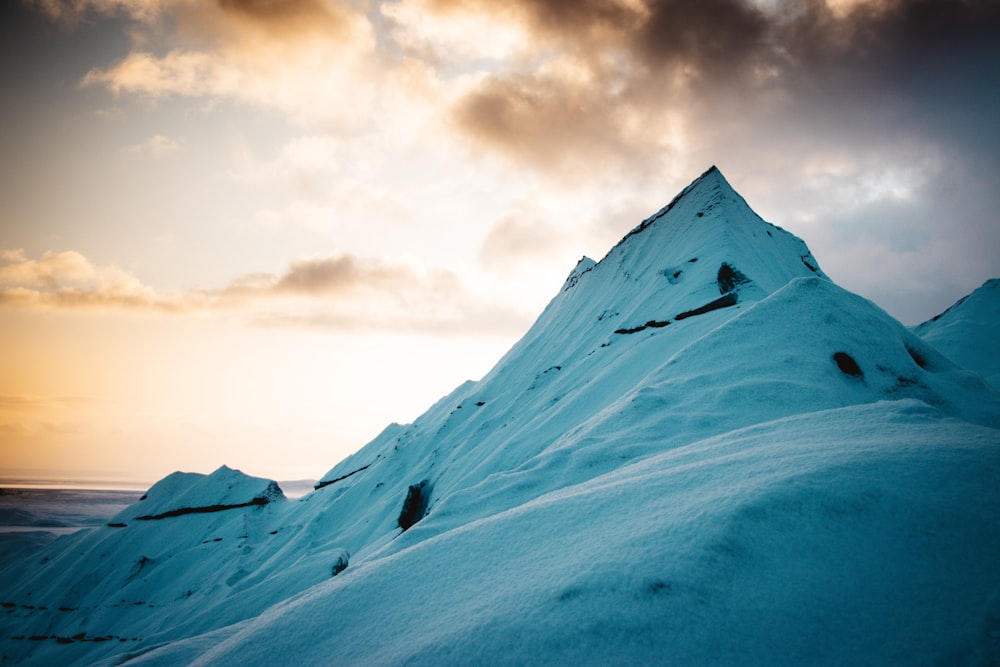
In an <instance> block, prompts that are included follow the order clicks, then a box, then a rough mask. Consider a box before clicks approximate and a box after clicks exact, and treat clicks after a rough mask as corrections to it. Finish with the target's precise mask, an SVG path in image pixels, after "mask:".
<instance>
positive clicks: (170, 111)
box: [0, 0, 1000, 482]
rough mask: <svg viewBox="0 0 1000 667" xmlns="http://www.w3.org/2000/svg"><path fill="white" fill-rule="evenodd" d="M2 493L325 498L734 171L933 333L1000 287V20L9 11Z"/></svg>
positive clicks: (892, 5) (442, 2) (695, 0)
mask: <svg viewBox="0 0 1000 667" xmlns="http://www.w3.org/2000/svg"><path fill="white" fill-rule="evenodd" d="M0 52H2V58H0V453H2V458H0V478H2V479H6V480H12V479H20V480H25V479H46V480H53V479H84V478H86V479H92V480H109V481H121V480H132V481H141V482H152V481H155V480H156V479H158V478H160V477H163V476H164V475H166V474H169V473H170V472H172V471H174V470H187V471H198V472H209V471H211V470H213V469H215V468H217V467H218V466H220V465H222V464H227V465H229V466H231V467H235V468H239V469H242V470H244V471H245V472H248V473H250V474H255V475H261V476H266V477H271V478H275V479H297V478H318V477H320V476H321V475H322V474H323V473H324V472H326V471H327V470H328V469H330V468H331V467H332V466H333V465H334V464H336V463H337V462H339V461H340V460H341V459H343V458H344V457H345V456H347V455H349V454H350V453H352V452H354V451H356V450H357V449H359V448H360V447H361V446H363V445H364V444H365V443H366V442H367V441H369V440H370V439H371V438H373V437H374V436H375V435H377V434H378V432H379V431H381V430H382V428H384V427H385V426H387V425H388V424H389V423H390V422H401V423H405V422H409V421H412V420H413V419H415V418H416V417H417V416H418V415H419V414H420V413H422V412H423V411H424V410H425V409H426V408H427V407H429V406H430V405H431V404H432V403H433V402H435V401H436V400H437V399H439V398H440V397H441V396H443V395H445V394H446V393H448V392H449V391H450V390H451V389H453V388H454V387H455V386H457V385H458V384H459V383H461V382H463V381H464V380H466V379H478V378H479V377H481V376H482V375H483V374H484V373H485V372H486V371H488V370H489V369H490V367H492V365H493V364H494V363H495V362H496V361H497V360H498V359H499V358H500V356H501V355H502V354H503V353H504V352H505V351H506V350H507V349H509V348H510V346H511V345H512V344H513V343H514V342H516V341H517V339H518V338H519V337H520V336H521V335H522V334H523V333H524V332H525V331H526V330H527V328H528V327H529V326H530V325H531V323H532V321H533V319H534V318H535V317H536V316H537V315H538V314H539V313H540V312H541V310H542V308H544V306H545V304H546V303H547V302H548V300H549V299H550V298H551V297H552V296H554V295H555V293H556V292H557V291H558V289H559V287H560V286H561V284H562V281H563V279H564V278H565V276H566V274H567V273H568V272H569V271H570V270H571V269H572V268H573V266H574V265H575V263H576V261H577V260H578V259H579V258H580V257H581V256H582V255H588V256H592V257H595V258H600V257H602V256H603V255H604V253H605V252H606V251H607V250H608V249H609V248H610V247H611V246H612V245H613V244H614V243H615V242H616V241H617V240H618V239H619V238H621V237H622V236H623V235H624V234H625V233H626V232H627V231H628V230H629V229H631V228H632V227H634V226H635V225H637V224H638V223H639V222H640V221H641V220H642V219H643V218H645V217H646V216H648V215H650V214H652V213H654V212H655V211H657V210H658V209H659V208H660V207H661V206H663V205H664V204H665V203H667V202H668V201H669V200H670V199H671V198H672V197H673V196H674V195H675V194H676V193H677V192H678V191H679V190H680V189H681V188H683V187H684V186H685V185H686V184H687V183H689V182H690V181H691V180H693V179H694V178H695V177H697V176H698V175H699V174H700V173H702V172H703V171H704V170H705V169H707V168H708V167H709V166H711V165H713V164H714V165H717V166H718V167H719V168H720V169H721V170H722V172H723V173H724V174H725V176H726V177H727V179H728V180H729V181H730V183H731V184H732V185H733V187H734V188H735V189H736V190H737V191H738V192H740V193H741V194H742V195H743V196H744V197H745V198H746V199H747V201H748V203H749V204H750V205H751V207H753V208H754V210H756V211H757V212H758V213H759V214H760V215H761V216H762V217H764V218H765V219H766V220H768V221H770V222H773V223H775V224H777V225H779V226H781V227H783V228H785V229H788V230H789V231H791V232H792V233H794V234H796V235H798V236H799V237H801V238H802V239H803V240H805V241H806V243H807V244H808V245H809V246H810V248H811V250H812V252H813V255H814V256H815V257H816V259H817V260H818V261H819V263H820V265H821V266H822V268H823V269H824V271H825V272H826V273H827V274H828V275H829V276H830V277H831V278H832V279H833V280H834V281H836V282H837V283H838V284H840V285H841V286H843V287H845V288H846V289H849V290H851V291H853V292H856V293H858V294H861V295H862V296H864V297H866V298H869V299H871V300H873V301H874V302H875V303H877V304H878V305H879V306H881V307H882V308H884V309H885V310H887V311H888V312H889V313H890V314H892V315H894V316H895V317H897V318H898V319H900V320H901V321H902V322H903V323H904V324H907V325H912V324H917V323H919V322H921V321H924V320H926V319H929V318H930V317H932V316H934V315H936V314H938V313H939V312H941V311H942V310H944V309H945V308H947V307H948V306H949V305H951V304H952V303H953V302H954V301H955V300H957V299H958V298H960V297H962V296H964V295H965V294H967V293H968V292H970V291H971V290H973V289H975V288H976V287H978V286H979V285H980V284H982V283H983V282H984V281H985V280H987V279H989V278H992V277H997V276H1000V253H998V250H1000V218H998V214H997V211H1000V187H998V184H1000V123H998V121H997V116H998V113H1000V2H996V1H987V0H913V1H907V0H800V1H792V0H617V1H615V0H573V1H570V0H510V1H509V2H503V3H497V2H492V1H487V0H394V1H391V2H378V1H376V0H287V1H283V2H282V1H278V0H8V1H6V2H3V3H0Z"/></svg>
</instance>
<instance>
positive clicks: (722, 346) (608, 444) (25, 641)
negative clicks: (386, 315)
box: [0, 168, 1000, 665]
mask: <svg viewBox="0 0 1000 667" xmlns="http://www.w3.org/2000/svg"><path fill="white" fill-rule="evenodd" d="M970 300H971V297H970ZM949 312H951V311H949ZM977 312H978V311H977ZM946 315H947V314H946ZM993 318H994V319H993V323H992V325H991V326H995V324H996V321H997V319H996V316H995V315H994V316H993ZM940 319H941V320H944V319H945V316H942V317H941V318H940ZM987 319H988V318H987ZM987 324H990V323H989V322H987ZM922 326H924V325H922ZM918 333H920V335H917V333H914V332H913V331H910V330H908V329H906V328H905V327H904V326H902V325H901V324H900V323H899V322H897V321H896V320H894V319H893V318H892V317H890V316H889V315H888V314H886V313H885V312H884V311H882V310H881V309H879V308H878V307H877V306H875V305H874V304H872V303H871V302H869V301H867V300H865V299H863V298H861V297H858V296H856V295H854V294H851V293H849V292H846V291H845V290H843V289H841V288H839V287H838V286H836V285H835V284H834V283H833V282H831V281H830V280H829V279H828V278H827V277H826V275H825V274H824V273H823V272H822V270H821V269H820V268H819V264H818V262H817V261H816V260H815V259H814V258H813V257H812V255H811V253H810V252H809V249H808V248H807V247H806V245H805V244H804V243H803V242H802V241H801V240H800V239H798V238H796V237H795V236H793V235H791V234H789V233H788V232H786V231H784V230H782V229H780V228H778V227H775V226H773V225H771V224H769V223H767V222H765V221H763V220H761V219H760V218H759V217H758V216H757V215H756V214H755V213H754V212H753V211H752V210H751V209H750V208H749V207H748V206H747V204H746V202H745V201H744V200H743V199H742V198H741V197H740V196H739V195H738V194H736V192H734V191H733V190H732V188H731V187H730V186H729V184H728V183H727V182H726V180H725V178H724V177H723V176H722V174H721V173H720V172H719V171H718V170H717V169H715V168H712V169H710V170H709V171H707V172H706V173H705V174H703V175H702V176H701V177H699V178H698V179H697V180H695V181H694V182H693V183H692V184H691V185H690V186H688V187H687V188H685V190H684V191H682V192H681V193H680V194H679V195H678V196H677V197H676V198H675V199H674V200H673V201H672V202H671V203H670V204H669V205H667V206H666V207H664V208H663V209H662V210H661V211H659V212H658V213H656V214H655V215H653V216H652V217H650V218H648V219H647V220H645V221H643V222H642V223H641V224H640V225H639V226H638V227H636V228H635V229H634V230H632V231H631V232H630V233H629V234H627V235H626V236H625V238H623V239H622V241H621V242H620V243H619V244H618V245H616V246H615V247H614V248H612V249H611V250H610V251H609V252H608V254H607V255H606V256H605V257H604V258H603V259H602V260H601V261H600V262H594V261H593V260H591V259H589V258H583V259H582V260H581V261H580V262H579V263H578V264H577V266H576V267H575V268H574V269H573V271H572V272H571V273H570V275H569V276H568V278H567V280H566V282H565V284H564V285H563V286H562V288H561V289H560V290H559V292H558V293H557V294H556V296H555V298H554V299H553V300H552V301H551V302H550V304H549V305H548V307H547V308H546V309H545V311H544V312H543V313H542V314H541V316H540V317H539V318H538V320H537V321H536V323H535V324H534V326H532V328H531V329H530V330H529V331H528V333H527V334H526V335H525V336H524V338H523V339H522V340H521V341H520V342H518V343H517V344H516V345H515V346H514V347H513V348H512V349H511V350H510V351H509V352H508V353H507V354H506V355H505V356H504V357H503V359H501V360H500V362H499V363H498V364H497V365H496V366H495V367H494V369H493V370H492V371H490V373H488V374H487V375H486V376H485V377H484V378H483V379H482V380H480V381H478V382H467V383H465V384H463V385H461V386H460V387H458V388H457V389H455V390H454V391H453V392H452V393H451V394H449V395H448V396H446V397H445V398H443V399H441V400H440V401H438V402H437V403H436V404H435V405H434V406H432V407H431V408H430V409H429V410H428V411H427V412H426V413H425V414H423V415H422V416H421V417H419V418H418V419H417V420H416V421H415V422H414V423H412V424H409V425H398V424H394V425H391V426H389V427H388V428H387V429H386V430H385V431H384V432H383V433H382V434H381V435H379V436H378V437H377V438H375V440H373V441H372V442H371V443H369V444H368V445H367V446H365V447H364V448H362V449H361V450H360V451H358V452H357V453H356V454H354V455H353V456H351V457H349V458H347V459H346V460H344V461H342V462H341V463H339V464H338V465H337V466H335V467H334V468H333V469H332V470H330V472H329V473H327V474H326V475H325V476H324V478H323V479H322V480H321V481H320V482H319V484H317V488H316V490H315V491H314V492H312V493H310V494H308V495H306V496H305V497H303V498H302V499H300V500H297V501H290V500H287V499H285V497H284V496H283V494H282V493H281V491H280V489H278V488H277V485H275V484H274V483H273V482H269V481H268V480H263V479H257V478H250V477H247V476H245V475H243V474H242V473H239V472H237V471H233V470H230V469H228V468H225V467H223V468H220V469H219V470H218V471H216V472H215V473H213V474H211V475H207V476H205V475H190V474H182V473H175V474H174V475H171V476H169V477H167V478H166V479H164V480H162V481H161V482H159V483H158V484H156V485H155V486H154V487H153V488H151V489H150V491H149V492H148V494H147V497H146V498H145V499H144V500H141V501H139V502H138V503H136V504H135V505H133V506H131V507H129V508H128V509H126V510H125V511H123V512H121V513H120V514H119V515H118V516H116V517H114V518H113V519H112V520H111V521H109V523H108V525H107V526H105V527H102V528H98V529H92V530H87V531H81V532H80V533H78V534H75V535H72V536H67V537H64V538H61V539H60V540H57V541H56V542H55V543H53V544H52V545H51V546H50V547H48V548H47V550H46V551H44V552H43V553H42V555H41V558H40V559H38V560H35V561H34V562H29V563H24V564H22V565H21V567H19V568H14V569H13V570H9V571H7V572H4V573H3V575H2V576H0V600H2V601H3V604H4V606H5V609H4V611H5V612H6V613H5V614H3V615H2V618H3V621H2V623H3V625H2V626H0V649H2V652H3V654H4V655H5V656H7V657H8V658H9V661H10V662H12V663H18V662H26V663H33V664H60V665H62V664H73V663H76V664H93V663H98V664H129V665H132V664H135V665H140V664H141V665H174V664H204V665H218V664H240V665H274V664H344V665H354V664H370V665H386V664H390V665H391V664H403V663H406V664H434V665H441V664H455V665H466V664H512V665H513V664H517V665H524V664H609V663H611V664H663V663H677V664H803V663H806V664H815V663H824V664H887V663H888V664H930V663H935V664H938V663H949V664H955V663H959V664H990V663H991V661H996V660H998V659H1000V572H998V570H997V568H996V563H997V562H1000V522H998V521H997V517H998V516H1000V484H997V480H998V479H1000V393H998V392H997V391H996V390H995V389H994V388H993V387H991V386H990V385H989V384H988V383H987V382H986V381H985V380H984V379H983V378H982V376H981V375H978V374H976V373H975V372H973V371H971V370H966V369H964V368H962V367H960V366H959V365H956V363H954V362H953V361H952V360H950V359H955V360H956V361H959V359H956V356H957V355H955V354H954V352H953V350H951V349H949V350H948V351H947V352H946V354H942V353H941V351H939V350H938V349H937V348H936V347H935V340H934V339H933V338H932V337H931V336H930V335H929V333H928V332H927V331H925V330H922V329H921V330H919V331H918ZM921 336H923V338H922V337H921ZM960 338H961V336H957V337H955V338H954V345H955V346H960V345H961V341H960ZM963 365H964V364H963Z"/></svg>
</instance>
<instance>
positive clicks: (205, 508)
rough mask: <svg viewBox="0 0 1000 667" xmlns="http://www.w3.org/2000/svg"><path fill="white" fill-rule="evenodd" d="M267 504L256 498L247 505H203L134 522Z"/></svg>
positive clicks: (154, 515)
mask: <svg viewBox="0 0 1000 667" xmlns="http://www.w3.org/2000/svg"><path fill="white" fill-rule="evenodd" d="M269 502H271V500H270V498H268V497H267V496H258V497H256V498H254V499H253V500H251V501H250V502H248V503H235V504H233V505H205V506H203V507H181V508H179V509H175V510H170V511H168V512H162V513H160V514H146V515H144V516H137V517H136V518H135V520H136V521H159V520H160V519H169V518H171V517H175V516H184V515H186V514H211V513H212V512H225V511H226V510H235V509H239V508H241V507H254V506H263V505H267V504H268V503H269Z"/></svg>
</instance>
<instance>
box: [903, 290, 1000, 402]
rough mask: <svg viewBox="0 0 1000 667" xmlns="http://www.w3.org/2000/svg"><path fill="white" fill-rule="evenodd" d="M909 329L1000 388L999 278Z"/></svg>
mask: <svg viewBox="0 0 1000 667" xmlns="http://www.w3.org/2000/svg"><path fill="white" fill-rule="evenodd" d="M913 331H914V332H915V333H916V334H917V335H918V336H920V337H921V338H923V339H924V340H925V341H927V342H928V343H930V344H931V345H933V346H934V347H936V348H937V349H938V350H940V351H941V352H943V353H944V354H945V356H947V357H948V358H949V359H951V360H952V361H954V362H955V363H957V364H959V365H960V366H963V367H965V368H968V369H970V370H973V371H976V372H977V373H979V374H980V375H982V376H983V377H984V378H986V380H987V381H988V382H989V383H990V384H992V385H993V386H994V387H996V388H998V389H1000V278H994V279H992V280H987V281H986V282H985V283H983V285H982V286H981V287H979V288H978V289H976V290H974V291H973V292H972V293H971V294H969V295H968V296H966V297H964V298H962V299H959V300H958V301H957V302H956V303H955V304H954V305H953V306H952V307H951V308H949V309H948V310H946V311H944V312H943V313H941V314H940V315H938V316H937V317H934V318H933V319H930V320H928V321H926V322H924V323H923V324H919V325H917V326H915V327H913Z"/></svg>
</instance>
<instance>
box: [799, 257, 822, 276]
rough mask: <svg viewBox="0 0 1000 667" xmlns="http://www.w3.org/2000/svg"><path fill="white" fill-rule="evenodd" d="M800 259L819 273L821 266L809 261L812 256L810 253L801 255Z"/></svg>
mask: <svg viewBox="0 0 1000 667" xmlns="http://www.w3.org/2000/svg"><path fill="white" fill-rule="evenodd" d="M799 259H801V260H802V263H803V264H805V266H806V268H807V269H809V270H810V271H812V272H813V273H819V267H817V266H813V265H812V262H810V261H809V260H810V259H812V258H811V257H810V256H809V255H802V257H800V258H799Z"/></svg>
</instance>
